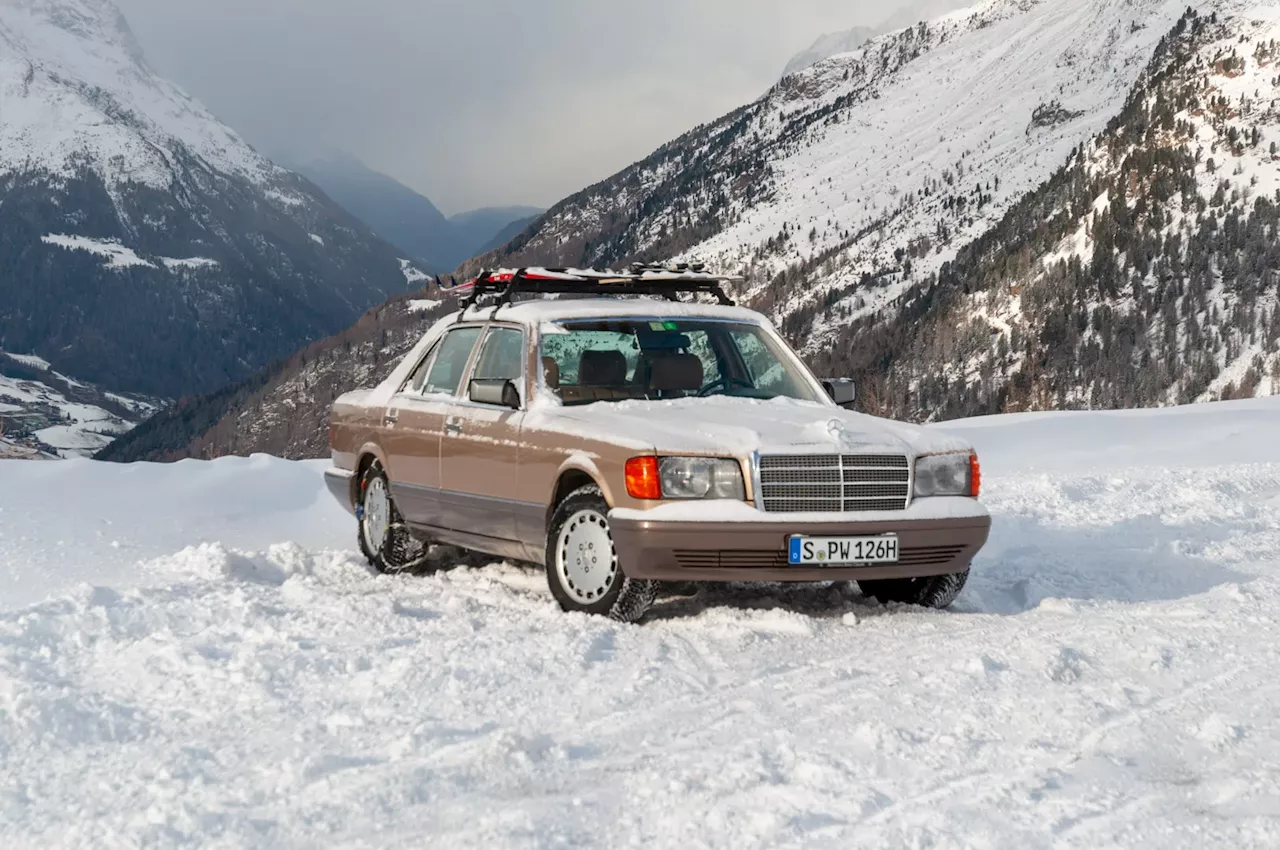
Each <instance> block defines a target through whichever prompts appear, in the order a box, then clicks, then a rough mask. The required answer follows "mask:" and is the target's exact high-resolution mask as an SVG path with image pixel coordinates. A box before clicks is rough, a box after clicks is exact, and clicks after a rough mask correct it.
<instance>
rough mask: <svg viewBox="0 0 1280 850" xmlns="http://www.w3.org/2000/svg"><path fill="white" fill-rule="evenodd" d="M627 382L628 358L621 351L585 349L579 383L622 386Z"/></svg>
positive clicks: (580, 361) (589, 385)
mask: <svg viewBox="0 0 1280 850" xmlns="http://www.w3.org/2000/svg"><path fill="white" fill-rule="evenodd" d="M626 382H627V358H626V357H625V356H623V354H622V352H621V351H584V352H582V357H581V358H580V359H579V360H578V383H579V384H581V385H582V386H584V387H620V386H622V385H623V384H625V383H626Z"/></svg>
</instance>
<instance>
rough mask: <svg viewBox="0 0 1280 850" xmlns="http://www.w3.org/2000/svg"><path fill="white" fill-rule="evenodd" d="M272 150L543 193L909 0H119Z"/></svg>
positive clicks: (157, 47) (664, 134)
mask: <svg viewBox="0 0 1280 850" xmlns="http://www.w3.org/2000/svg"><path fill="white" fill-rule="evenodd" d="M117 3H118V4H119V5H120V6H121V8H122V10H123V11H124V13H125V15H126V16H127V17H128V19H129V22H130V24H131V26H132V27H133V29H134V31H135V33H136V34H137V36H138V39H139V41H140V42H141V43H142V45H143V48H144V49H145V50H146V52H147V56H148V59H149V60H150V62H151V64H152V65H153V66H154V67H155V68H156V69H157V70H158V71H159V72H160V73H162V74H164V75H166V76H168V77H170V78H172V79H174V80H175V81H176V82H178V83H179V84H181V85H182V86H183V87H185V88H186V89H188V90H189V91H190V92H191V93H192V94H193V95H195V96H196V97H198V98H199V99H200V100H202V101H203V102H204V103H205V104H206V105H207V106H209V107H210V109H212V110H213V111H214V113H215V114H217V115H219V116H220V117H221V118H222V119H223V120H225V121H226V122H227V123H229V124H230V125H231V126H233V127H234V128H236V129H237V130H239V131H240V132H241V134H243V135H244V136H245V137H246V138H247V139H248V140H249V141H250V142H252V143H254V144H255V145H257V146H258V147H259V148H260V149H262V150H263V151H264V152H265V153H267V154H268V155H270V156H275V157H277V158H292V159H295V160H296V159H298V158H305V157H310V156H316V155H324V154H327V153H331V152H334V151H337V150H346V151H350V152H351V153H354V154H355V155H357V156H359V157H361V158H362V159H364V160H365V161H366V162H367V163H369V164H370V165H371V166H373V167H375V168H379V169H381V170H383V171H386V172H387V173H389V174H391V175H392V176H394V177H396V178H397V179H399V180H401V181H403V182H405V183H407V184H408V185H410V186H412V187H414V188H415V189H418V190H419V191H422V192H424V193H425V194H427V195H428V196H430V197H431V198H432V200H434V201H436V203H437V204H438V205H439V206H441V208H442V209H445V210H446V211H460V210H463V209H466V208H470V207H475V206H482V205H488V204H514V203H528V204H536V205H543V206H546V205H550V204H551V203H554V202H555V201H557V200H559V199H560V198H562V197H564V196H565V195H568V194H570V193H572V192H574V191H576V190H578V189H580V188H583V187H584V186H587V185H589V184H591V183H593V182H595V181H597V180H600V179H602V178H604V177H607V176H608V175H609V174H611V173H613V172H615V171H617V170H618V169H620V168H622V167H624V166H626V165H627V164H629V163H631V162H634V161H635V160H637V159H640V158H642V157H644V156H645V155H647V154H648V153H649V152H651V151H652V150H653V149H654V148H656V147H657V146H659V145H660V144H662V143H663V142H665V141H668V140H670V139H671V138H673V137H675V136H677V135H679V134H680V133H681V132H683V131H685V130H687V129H689V128H690V127H692V126H694V125H696V124H698V123H700V122H703V121H708V120H711V119H714V118H716V117H718V116H719V115H722V114H724V113H725V112H728V111H730V110H731V109H733V108H735V107H737V106H740V105H742V104H744V103H748V102H750V101H752V100H754V99H755V98H756V97H758V96H759V95H760V94H761V93H763V92H764V90H765V89H767V88H768V86H769V85H771V84H772V83H773V82H774V80H775V79H776V77H777V75H778V73H779V71H780V69H781V68H782V67H783V65H785V64H786V61H787V59H788V58H790V56H791V55H793V54H794V53H796V52H797V51H799V50H801V49H803V48H805V47H807V46H808V45H809V43H810V42H812V41H813V40H814V38H816V37H817V36H818V35H819V34H821V33H823V32H827V31H831V30H839V29H847V28H849V27H852V26H855V25H859V24H869V23H875V22H878V21H879V20H881V19H883V18H884V17H885V16H886V15H888V14H890V13H891V12H893V11H895V10H896V9H897V8H899V7H901V6H904V5H907V4H906V0H890V2H888V3H886V2H885V0H625V1H624V0H448V2H446V0H117Z"/></svg>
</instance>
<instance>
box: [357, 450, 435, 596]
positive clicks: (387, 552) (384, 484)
mask: <svg viewBox="0 0 1280 850" xmlns="http://www.w3.org/2000/svg"><path fill="white" fill-rule="evenodd" d="M356 518H357V519H359V521H360V529H359V532H360V551H361V552H362V553H363V554H364V556H365V558H367V559H368V560H369V564H370V565H372V567H373V568H374V569H375V570H377V571H378V572H380V573H399V572H404V571H405V570H410V569H413V568H414V567H417V566H418V565H419V564H421V563H423V562H424V561H425V560H426V556H427V546H426V545H425V544H423V543H422V542H420V541H418V540H416V539H414V537H413V535H411V534H410V533H409V529H408V528H406V527H405V525H404V519H403V518H402V517H401V516H400V511H399V510H397V508H396V503H395V501H393V500H392V498H391V485H390V482H389V481H388V480H387V474H386V473H385V472H383V471H382V466H381V464H379V463H377V462H376V461H375V462H374V463H372V464H370V466H369V468H368V469H366V470H365V472H364V475H362V476H360V496H359V499H358V500H357V502H356Z"/></svg>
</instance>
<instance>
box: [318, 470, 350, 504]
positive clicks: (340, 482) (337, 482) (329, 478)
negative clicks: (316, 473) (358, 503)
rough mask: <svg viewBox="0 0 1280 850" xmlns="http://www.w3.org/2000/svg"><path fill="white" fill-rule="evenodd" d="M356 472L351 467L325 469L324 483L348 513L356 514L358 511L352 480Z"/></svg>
mask: <svg viewBox="0 0 1280 850" xmlns="http://www.w3.org/2000/svg"><path fill="white" fill-rule="evenodd" d="M355 476H356V474H355V473H354V472H352V471H351V470H349V469H337V468H336V467H335V468H331V469H326V470H325V471H324V483H325V486H326V487H328V488H329V492H330V493H332V494H333V498H335V499H337V500H338V502H339V504H341V505H342V507H344V508H346V510H347V511H348V513H352V514H354V513H355V511H356V507H355V502H354V501H353V488H352V486H351V480H352V479H353V478H355Z"/></svg>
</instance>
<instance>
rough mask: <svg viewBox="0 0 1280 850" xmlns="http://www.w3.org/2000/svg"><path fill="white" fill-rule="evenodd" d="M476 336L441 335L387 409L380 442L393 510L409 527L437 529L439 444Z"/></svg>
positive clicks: (472, 329)
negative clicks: (394, 505)
mask: <svg viewBox="0 0 1280 850" xmlns="http://www.w3.org/2000/svg"><path fill="white" fill-rule="evenodd" d="M480 332H481V328H480V327H478V326H469V327H460V328H454V329H453V330H451V331H449V332H448V333H447V334H445V335H444V337H443V338H442V339H441V340H440V342H438V343H436V345H435V346H434V347H433V349H432V350H431V352H430V353H428V354H427V356H426V357H424V358H423V360H422V363H421V364H419V366H418V368H417V369H415V370H414V373H413V376H412V377H410V379H409V381H408V382H407V383H406V384H405V385H404V387H402V388H401V390H400V392H399V393H397V394H396V395H395V397H394V398H392V400H391V405H390V407H388V408H387V413H386V416H385V418H384V423H385V426H384V436H383V441H382V443H383V450H384V451H385V452H386V453H387V465H388V467H389V468H388V469H387V477H388V478H390V479H391V494H392V497H393V498H394V499H395V502H396V507H398V508H399V509H400V513H401V514H402V515H403V516H404V519H405V522H407V523H409V524H410V525H416V526H426V527H428V528H430V527H439V526H440V523H441V508H440V497H439V496H440V441H441V439H442V437H443V436H444V430H445V419H446V418H447V417H448V415H449V410H450V409H451V407H452V406H453V403H454V402H455V401H456V400H457V393H458V387H459V386H460V385H461V382H462V376H463V375H464V374H465V373H466V371H467V364H468V363H469V362H470V360H471V354H472V351H473V350H474V349H475V347H476V342H477V341H478V340H479V339H480Z"/></svg>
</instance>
